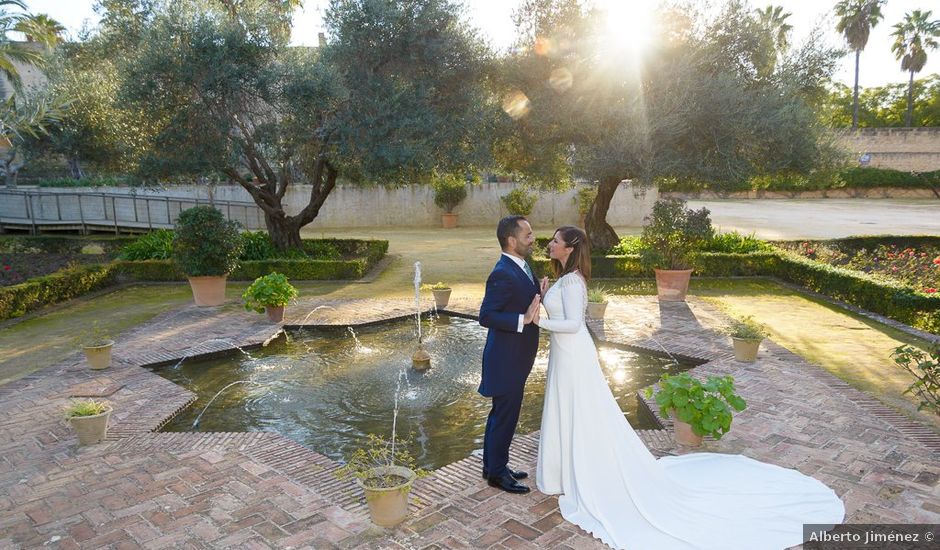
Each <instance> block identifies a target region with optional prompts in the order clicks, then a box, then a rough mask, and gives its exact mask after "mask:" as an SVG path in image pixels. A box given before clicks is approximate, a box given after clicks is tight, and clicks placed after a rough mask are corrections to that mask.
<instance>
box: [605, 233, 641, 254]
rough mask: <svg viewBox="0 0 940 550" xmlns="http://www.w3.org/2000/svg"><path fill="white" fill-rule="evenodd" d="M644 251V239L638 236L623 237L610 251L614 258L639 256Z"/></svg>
mask: <svg viewBox="0 0 940 550" xmlns="http://www.w3.org/2000/svg"><path fill="white" fill-rule="evenodd" d="M642 250H643V239H641V238H640V237H637V236H630V237H621V238H620V242H619V243H618V244H616V245H614V247H613V248H611V249H610V254H611V255H613V256H624V255H626V254H639V253H640V252H641V251H642Z"/></svg>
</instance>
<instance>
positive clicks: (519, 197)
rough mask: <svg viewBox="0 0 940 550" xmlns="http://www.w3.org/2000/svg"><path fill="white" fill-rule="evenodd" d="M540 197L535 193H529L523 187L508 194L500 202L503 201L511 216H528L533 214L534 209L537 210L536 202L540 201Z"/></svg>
mask: <svg viewBox="0 0 940 550" xmlns="http://www.w3.org/2000/svg"><path fill="white" fill-rule="evenodd" d="M538 198H539V197H538V195H536V194H535V193H529V192H528V191H526V190H525V189H523V188H521V187H516V188H515V189H513V190H512V191H510V192H509V193H506V194H505V195H503V196H502V197H500V200H501V201H503V205H505V206H506V210H507V211H509V213H510V214H513V215H516V216H528V215H529V214H531V213H532V209H533V208H535V201H537V200H538Z"/></svg>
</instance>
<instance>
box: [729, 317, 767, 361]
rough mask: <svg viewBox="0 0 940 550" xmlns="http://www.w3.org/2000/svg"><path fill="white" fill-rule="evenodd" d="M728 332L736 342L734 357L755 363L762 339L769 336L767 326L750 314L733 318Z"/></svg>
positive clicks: (737, 359)
mask: <svg viewBox="0 0 940 550" xmlns="http://www.w3.org/2000/svg"><path fill="white" fill-rule="evenodd" d="M727 333H728V336H730V337H731V340H732V342H733V343H734V359H735V360H736V361H742V362H745V363H753V362H754V361H755V360H756V359H757V351H758V349H760V343H761V341H762V340H763V339H764V338H766V337H767V328H766V327H765V326H764V325H762V324H760V323H758V322H757V321H755V320H754V317H753V316H751V315H748V316H747V317H742V318H740V319H733V320H732V321H731V324H729V325H728V329H727Z"/></svg>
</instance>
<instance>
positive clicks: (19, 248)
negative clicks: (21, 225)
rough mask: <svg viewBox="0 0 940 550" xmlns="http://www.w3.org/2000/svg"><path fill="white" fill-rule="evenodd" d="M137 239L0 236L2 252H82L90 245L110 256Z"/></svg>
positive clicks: (117, 237)
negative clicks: (98, 247)
mask: <svg viewBox="0 0 940 550" xmlns="http://www.w3.org/2000/svg"><path fill="white" fill-rule="evenodd" d="M135 240H137V237H129V236H114V237H94V238H89V237H71V236H70V237H63V236H58V237H57V236H50V235H35V236H34V235H29V236H26V235H22V236H20V235H16V236H14V235H3V236H0V252H7V253H15V252H27V253H31V252H47V253H50V254H80V253H81V251H82V248H85V247H86V246H89V245H97V246H100V247H101V248H102V249H103V250H104V253H105V254H107V255H108V257H115V256H117V254H118V253H119V252H120V251H121V249H122V248H124V247H125V246H127V245H128V244H130V243H132V242H134V241H135Z"/></svg>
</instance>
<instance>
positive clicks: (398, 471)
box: [337, 434, 427, 527]
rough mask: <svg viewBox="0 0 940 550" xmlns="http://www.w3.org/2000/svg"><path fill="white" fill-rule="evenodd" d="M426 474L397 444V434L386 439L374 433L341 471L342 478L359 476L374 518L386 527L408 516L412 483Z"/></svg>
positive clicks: (370, 513)
mask: <svg viewBox="0 0 940 550" xmlns="http://www.w3.org/2000/svg"><path fill="white" fill-rule="evenodd" d="M425 475H427V472H426V471H424V470H422V469H420V468H418V467H417V466H416V461H415V459H414V457H413V456H411V453H409V452H408V450H407V449H405V448H404V446H403V445H402V444H401V442H399V444H398V446H397V447H396V445H395V439H394V438H392V440H391V441H386V440H385V439H384V438H382V437H379V436H377V435H374V434H369V442H368V445H366V447H365V448H360V449H356V451H355V452H354V453H353V455H352V457H350V459H349V461H348V462H347V463H346V465H345V466H343V467H342V468H340V469H339V470H338V471H337V476H339V477H340V478H343V479H347V478H349V477H353V478H355V480H356V484H357V485H359V487H360V488H361V489H362V491H363V492H364V493H365V496H366V504H368V506H369V515H370V516H371V518H372V522H373V523H375V524H376V525H379V526H382V527H394V526H396V525H398V524H399V523H401V522H402V521H404V519H405V518H406V517H408V495H409V494H410V492H411V485H412V483H414V481H415V480H416V479H417V478H419V477H423V476H425Z"/></svg>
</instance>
